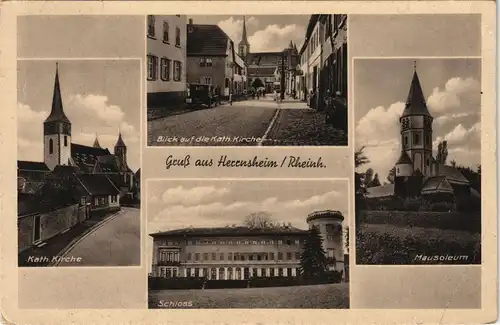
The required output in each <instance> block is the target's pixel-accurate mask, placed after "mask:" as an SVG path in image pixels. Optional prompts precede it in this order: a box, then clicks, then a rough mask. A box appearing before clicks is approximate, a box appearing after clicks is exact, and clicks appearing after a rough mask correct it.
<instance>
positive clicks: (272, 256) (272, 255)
mask: <svg viewBox="0 0 500 325" xmlns="http://www.w3.org/2000/svg"><path fill="white" fill-rule="evenodd" d="M269 259H270V260H271V261H272V260H274V253H269Z"/></svg>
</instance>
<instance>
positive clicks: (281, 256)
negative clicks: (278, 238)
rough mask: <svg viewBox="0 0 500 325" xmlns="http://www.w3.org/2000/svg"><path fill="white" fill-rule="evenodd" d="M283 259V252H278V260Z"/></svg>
mask: <svg viewBox="0 0 500 325" xmlns="http://www.w3.org/2000/svg"><path fill="white" fill-rule="evenodd" d="M281 260H283V253H282V252H278V261H281Z"/></svg>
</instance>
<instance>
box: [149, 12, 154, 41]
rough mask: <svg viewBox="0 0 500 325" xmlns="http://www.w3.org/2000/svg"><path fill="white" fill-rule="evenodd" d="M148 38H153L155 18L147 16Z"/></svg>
mask: <svg viewBox="0 0 500 325" xmlns="http://www.w3.org/2000/svg"><path fill="white" fill-rule="evenodd" d="M148 37H151V38H154V37H155V16H153V15H148Z"/></svg>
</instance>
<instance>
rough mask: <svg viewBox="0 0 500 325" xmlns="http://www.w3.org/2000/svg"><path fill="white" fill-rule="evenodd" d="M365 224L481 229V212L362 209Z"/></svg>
mask: <svg viewBox="0 0 500 325" xmlns="http://www.w3.org/2000/svg"><path fill="white" fill-rule="evenodd" d="M360 213H361V214H362V215H361V221H362V223H363V224H365V223H366V224H386V225H398V226H403V227H424V228H437V229H445V230H463V231H469V232H480V231H481V214H480V213H478V214H467V213H461V212H433V211H419V212H414V211H373V210H372V211H362V212H360Z"/></svg>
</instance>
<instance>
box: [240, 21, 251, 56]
mask: <svg viewBox="0 0 500 325" xmlns="http://www.w3.org/2000/svg"><path fill="white" fill-rule="evenodd" d="M248 53H250V43H248V39H247V26H246V22H245V16H243V32H242V33H241V41H240V43H239V44H238V54H239V55H240V57H242V58H243V60H246V57H247V55H248Z"/></svg>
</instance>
